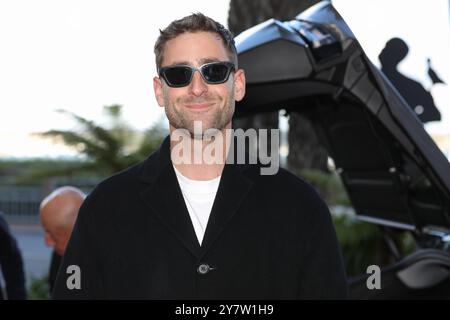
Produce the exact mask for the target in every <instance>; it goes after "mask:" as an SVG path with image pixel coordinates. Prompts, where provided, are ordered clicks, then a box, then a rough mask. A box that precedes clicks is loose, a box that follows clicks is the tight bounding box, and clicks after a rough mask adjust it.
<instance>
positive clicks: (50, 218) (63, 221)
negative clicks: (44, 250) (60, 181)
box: [39, 186, 86, 292]
mask: <svg viewBox="0 0 450 320" xmlns="http://www.w3.org/2000/svg"><path fill="white" fill-rule="evenodd" d="M85 197H86V196H85V194H84V193H83V191H81V190H80V189H78V188H74V187H70V186H65V187H60V188H58V189H56V190H54V191H53V192H52V193H51V194H49V195H48V196H47V197H45V199H44V200H42V202H41V205H40V208H39V211H40V219H41V225H42V227H43V228H44V230H45V244H46V245H47V246H49V247H52V248H53V249H54V250H53V253H52V258H51V262H50V270H49V277H48V282H49V288H50V292H51V291H52V290H53V285H54V283H55V279H56V274H57V272H58V269H59V265H60V263H61V257H62V256H63V254H64V251H65V250H66V246H67V243H68V242H69V238H70V235H71V233H72V229H73V226H74V224H75V220H76V218H77V215H78V210H79V209H80V207H81V204H82V203H83V201H84V198H85Z"/></svg>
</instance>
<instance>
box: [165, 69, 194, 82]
mask: <svg viewBox="0 0 450 320" xmlns="http://www.w3.org/2000/svg"><path fill="white" fill-rule="evenodd" d="M191 74H192V70H191V69H190V68H188V67H173V68H168V69H166V70H165V72H164V75H165V78H166V80H167V81H168V82H169V85H172V86H185V85H187V84H189V81H190V79H191Z"/></svg>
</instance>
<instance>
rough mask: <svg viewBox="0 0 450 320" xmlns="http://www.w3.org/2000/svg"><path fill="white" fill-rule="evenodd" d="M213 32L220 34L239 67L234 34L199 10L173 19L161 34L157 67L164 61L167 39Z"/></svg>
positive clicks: (156, 50) (157, 47)
mask: <svg viewBox="0 0 450 320" xmlns="http://www.w3.org/2000/svg"><path fill="white" fill-rule="evenodd" d="M202 31H204V32H213V33H216V34H218V35H219V36H220V38H221V39H222V43H223V44H224V46H225V48H226V49H227V51H228V54H229V57H230V59H231V61H232V62H233V63H234V64H235V67H236V68H237V51H236V46H235V44H234V39H233V34H232V33H231V32H230V31H229V30H228V29H227V28H225V27H224V26H223V25H222V24H220V23H219V22H217V21H215V20H213V19H211V18H209V17H207V16H205V15H204V14H202V13H200V12H197V13H193V14H191V15H189V16H186V17H184V18H182V19H179V20H175V21H172V22H171V23H170V24H169V25H168V26H167V27H166V28H165V29H164V30H159V32H160V34H159V37H158V39H157V40H156V43H155V49H154V50H155V57H156V68H157V69H158V70H159V68H161V64H162V61H163V55H164V50H165V45H166V43H167V41H169V40H171V39H174V38H176V37H178V36H179V35H181V34H183V33H186V32H202Z"/></svg>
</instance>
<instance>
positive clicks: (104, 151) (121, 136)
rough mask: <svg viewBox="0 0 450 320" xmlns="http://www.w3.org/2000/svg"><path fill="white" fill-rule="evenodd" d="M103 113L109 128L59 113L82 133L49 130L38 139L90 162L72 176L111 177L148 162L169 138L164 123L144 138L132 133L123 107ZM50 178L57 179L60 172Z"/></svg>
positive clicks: (107, 107) (111, 108) (76, 170)
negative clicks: (61, 145) (166, 138)
mask: <svg viewBox="0 0 450 320" xmlns="http://www.w3.org/2000/svg"><path fill="white" fill-rule="evenodd" d="M103 111H104V113H105V115H106V117H107V119H108V123H109V126H108V127H104V126H101V125H99V124H97V123H95V122H94V121H92V120H88V119H86V118H83V117H81V116H79V115H77V114H75V113H73V112H69V111H66V110H58V112H60V113H63V114H65V115H67V116H69V117H71V118H72V119H73V120H74V122H75V123H77V125H78V127H79V130H76V131H71V130H49V131H46V132H41V133H37V134H36V135H38V136H40V137H43V138H50V139H52V140H53V141H55V142H57V143H63V144H65V145H67V146H69V147H72V148H74V149H75V150H76V151H77V152H78V153H79V154H80V155H81V156H83V157H85V158H86V159H87V160H88V161H87V162H85V163H82V164H81V165H80V166H79V167H73V168H70V170H71V172H80V171H85V172H86V171H88V172H89V171H90V172H95V173H96V174H100V175H109V174H112V173H115V172H118V171H121V170H123V169H125V168H127V167H129V166H131V165H133V164H135V163H137V162H139V161H142V160H144V159H145V158H146V157H147V156H148V155H149V154H150V153H151V152H153V151H154V150H155V149H156V148H157V147H158V146H159V144H160V143H161V141H162V139H163V138H164V136H165V135H166V134H168V132H167V131H166V130H165V129H164V128H163V127H162V124H161V122H159V123H157V124H156V125H155V126H153V127H152V128H150V129H149V130H147V131H146V132H145V133H144V134H142V133H140V132H138V131H136V130H134V129H132V128H131V127H130V126H128V125H127V124H126V122H125V121H124V120H123V119H122V106H120V105H111V106H105V107H104V109H103ZM46 174H47V175H55V174H59V172H46Z"/></svg>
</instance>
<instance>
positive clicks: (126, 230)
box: [53, 138, 347, 299]
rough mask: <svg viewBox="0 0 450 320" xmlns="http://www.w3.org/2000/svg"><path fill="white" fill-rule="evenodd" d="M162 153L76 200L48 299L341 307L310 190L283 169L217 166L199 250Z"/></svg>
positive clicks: (322, 213) (331, 241) (336, 264)
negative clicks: (321, 302)
mask: <svg viewBox="0 0 450 320" xmlns="http://www.w3.org/2000/svg"><path fill="white" fill-rule="evenodd" d="M169 145H170V143H169V139H168V138H166V139H165V141H164V142H163V144H162V145H161V147H160V149H159V150H158V151H156V152H155V153H153V154H152V155H151V156H150V157H149V158H148V159H147V160H145V161H144V162H142V163H140V164H138V165H136V166H133V167H131V168H129V169H127V170H125V171H123V172H121V173H118V174H116V175H114V176H112V177H110V178H108V179H106V180H105V181H103V182H101V183H100V184H99V185H98V186H97V187H96V188H95V189H94V191H93V192H92V193H91V194H90V195H89V196H88V197H87V198H86V200H85V202H84V203H83V205H82V207H81V209H80V213H79V216H78V220H77V222H76V225H75V228H74V231H73V233H72V237H71V239H70V242H69V244H68V247H67V250H66V252H65V255H64V257H63V261H62V267H61V269H60V270H59V273H58V277H57V280H56V285H55V286H56V287H55V290H54V295H53V297H54V298H56V299H72V298H79V299H93V298H106V299H121V298H124V299H129V298H137V299H301V298H345V297H346V295H347V285H346V278H345V272H344V267H343V262H342V256H341V251H340V248H339V245H338V242H337V239H336V234H335V231H334V228H333V225H332V222H331V218H330V214H329V211H328V207H327V206H326V204H325V203H324V201H323V200H322V199H321V198H320V197H319V195H318V194H317V192H316V191H315V190H314V189H313V187H311V186H310V185H309V184H308V183H306V182H305V181H303V180H302V179H300V178H298V177H296V176H294V175H293V174H291V173H289V172H287V171H286V170H283V169H280V170H279V171H278V173H277V174H276V175H261V174H260V165H259V164H258V165H257V164H245V165H237V164H226V165H225V167H224V171H223V173H222V177H221V180H220V184H219V189H218V191H217V195H216V198H215V201H214V205H213V208H212V211H211V215H210V218H209V222H208V226H207V229H206V232H205V236H204V239H203V243H202V246H200V245H199V243H198V240H197V237H196V235H195V231H194V229H193V225H192V223H191V220H190V217H189V214H188V210H187V208H186V205H185V202H184V199H183V196H182V193H181V190H180V187H179V185H178V182H177V178H176V175H175V172H174V169H173V166H172V164H171V160H170V148H169ZM69 265H77V266H79V267H80V271H81V289H72V290H69V289H68V288H67V286H66V280H67V279H68V277H69V276H70V274H67V273H66V270H67V267H68V266H69ZM201 265H203V267H202V268H200V270H199V267H200V266H201ZM205 265H207V266H205ZM208 266H209V267H210V268H209V269H208ZM201 271H203V273H202V272H201Z"/></svg>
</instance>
